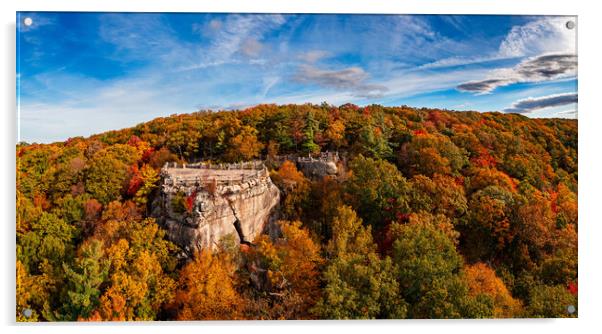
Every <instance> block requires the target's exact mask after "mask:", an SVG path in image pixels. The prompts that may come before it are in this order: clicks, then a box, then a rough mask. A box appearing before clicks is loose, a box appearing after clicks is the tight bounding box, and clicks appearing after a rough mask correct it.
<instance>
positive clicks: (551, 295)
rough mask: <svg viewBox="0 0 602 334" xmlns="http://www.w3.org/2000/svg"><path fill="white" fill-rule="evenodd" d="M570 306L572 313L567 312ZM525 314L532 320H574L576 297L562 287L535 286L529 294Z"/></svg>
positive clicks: (575, 315)
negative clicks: (572, 308)
mask: <svg viewBox="0 0 602 334" xmlns="http://www.w3.org/2000/svg"><path fill="white" fill-rule="evenodd" d="M570 306H573V307H574V310H575V312H574V313H570V312H569V307H570ZM527 312H528V314H529V316H530V317H534V318H574V317H577V297H576V296H574V295H572V294H571V293H570V292H569V291H568V289H567V288H566V287H564V286H562V285H555V286H549V285H537V286H535V287H533V289H532V290H531V292H530V295H529V305H528V306H527Z"/></svg>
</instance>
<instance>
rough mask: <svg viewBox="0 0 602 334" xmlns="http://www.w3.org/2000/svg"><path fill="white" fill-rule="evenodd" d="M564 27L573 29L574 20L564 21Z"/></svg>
mask: <svg viewBox="0 0 602 334" xmlns="http://www.w3.org/2000/svg"><path fill="white" fill-rule="evenodd" d="M566 28H567V29H574V28H575V21H566Z"/></svg>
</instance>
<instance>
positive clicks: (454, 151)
mask: <svg viewBox="0 0 602 334" xmlns="http://www.w3.org/2000/svg"><path fill="white" fill-rule="evenodd" d="M577 137H578V136H577V120H568V119H531V118H527V117H525V116H522V115H518V114H507V113H498V112H488V113H479V112H453V111H447V110H437V109H425V108H422V109H417V108H411V107H407V106H400V107H383V106H380V105H369V106H365V107H358V106H356V105H352V104H345V105H342V106H339V107H337V106H332V105H329V104H326V103H324V104H321V105H315V104H304V105H258V106H255V107H251V108H248V109H245V110H238V111H219V112H215V111H199V112H196V113H191V114H178V115H171V116H169V117H163V118H157V119H154V120H152V121H149V122H146V123H142V124H139V125H137V126H134V127H131V128H127V129H122V130H115V131H109V132H105V133H101V134H97V135H93V136H90V137H88V138H83V137H76V138H69V139H68V140H66V141H64V142H56V143H52V144H35V143H34V144H30V143H19V144H17V147H16V157H17V158H16V159H17V166H16V176H17V177H16V209H17V211H16V215H17V216H16V240H17V241H16V243H17V250H16V254H17V258H16V278H17V285H16V301H17V303H16V315H17V321H104V320H108V321H133V320H216V319H219V320H236V319H386V318H394V319H403V318H413V319H421V318H429V319H430V318H521V317H538V318H539V317H547V318H549V317H576V316H577V313H578V312H572V313H571V312H568V311H567V307H568V306H570V305H573V306H575V307H577V286H578V275H577V263H578V262H577V230H578V225H577V217H578V210H577V207H578V205H577V188H578V187H577V178H578V176H577V169H578V168H577V166H578V165H577ZM326 151H330V152H335V151H336V152H339V154H340V156H341V157H342V159H341V162H340V172H339V175H337V176H336V177H324V178H322V179H320V180H313V179H310V178H307V177H305V176H304V175H303V173H301V172H300V171H299V170H297V168H296V167H295V164H294V163H287V162H285V163H283V164H282V165H281V166H279V167H278V168H274V169H272V170H270V175H271V178H272V180H273V182H274V183H275V184H276V185H277V186H278V187H279V188H280V189H281V191H282V194H283V195H282V198H281V203H280V205H279V208H278V210H279V219H280V220H279V221H278V222H277V225H278V227H279V230H280V232H279V235H278V236H277V237H275V238H274V237H269V236H268V235H265V234H264V235H261V236H259V237H258V238H256V239H255V240H253V242H252V244H251V245H239V244H238V243H237V241H236V239H234V238H233V237H232V238H231V237H226V238H223V240H221V241H220V244H219V247H217V248H216V249H215V250H202V251H201V252H198V253H196V254H194V256H192V257H190V258H182V257H181V256H178V254H180V253H181V250H180V249H179V248H178V246H177V245H176V244H174V243H172V242H171V241H170V240H169V239H168V238H167V237H166V232H165V230H163V229H162V228H161V227H160V226H159V225H158V224H157V223H156V222H155V218H152V217H151V215H150V214H149V205H150V203H151V202H152V199H153V197H154V196H156V193H157V191H158V188H159V184H160V169H161V167H162V166H163V165H164V164H165V162H174V161H175V162H190V161H199V160H205V161H215V162H238V161H247V160H252V159H268V158H270V157H275V156H280V155H286V154H297V155H305V156H307V155H311V154H318V153H320V152H326Z"/></svg>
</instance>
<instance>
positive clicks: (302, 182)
mask: <svg viewBox="0 0 602 334" xmlns="http://www.w3.org/2000/svg"><path fill="white" fill-rule="evenodd" d="M270 176H271V177H272V180H273V181H274V183H275V184H276V185H277V186H278V188H280V190H281V191H282V192H283V197H284V201H283V205H282V213H283V214H284V216H285V217H286V218H299V217H301V214H302V212H303V206H304V205H305V203H306V201H307V199H308V196H309V190H310V189H309V187H310V184H309V181H308V180H307V179H306V178H305V176H303V173H301V172H300V171H299V170H297V167H296V166H295V164H294V163H292V162H291V161H289V160H286V161H284V162H283V163H282V165H281V166H280V168H279V169H278V171H277V172H272V173H271V174H270Z"/></svg>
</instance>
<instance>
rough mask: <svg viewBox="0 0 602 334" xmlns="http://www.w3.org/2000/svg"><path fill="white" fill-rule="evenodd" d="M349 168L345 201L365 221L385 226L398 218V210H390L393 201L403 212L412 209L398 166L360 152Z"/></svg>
mask: <svg viewBox="0 0 602 334" xmlns="http://www.w3.org/2000/svg"><path fill="white" fill-rule="evenodd" d="M349 169H350V172H351V175H350V176H349V179H348V180H347V182H346V183H345V192H346V195H347V197H346V200H347V202H348V203H349V204H351V206H352V207H353V208H354V209H355V210H356V211H357V212H358V214H359V215H360V216H361V217H362V218H363V219H364V221H365V222H366V223H368V224H370V225H372V226H374V227H383V226H384V225H385V223H386V222H387V221H392V220H396V217H395V216H396V215H395V213H393V212H391V210H387V208H388V207H390V206H391V202H392V201H396V204H397V210H398V211H400V212H401V213H407V212H408V211H409V208H408V205H407V202H408V190H409V189H408V185H407V182H406V179H405V178H404V177H403V176H402V175H401V173H400V172H399V171H398V170H397V168H396V167H395V165H392V164H390V163H388V162H386V161H383V160H374V159H372V158H365V157H363V156H362V155H359V156H357V157H356V158H354V159H353V160H352V161H350V162H349Z"/></svg>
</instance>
